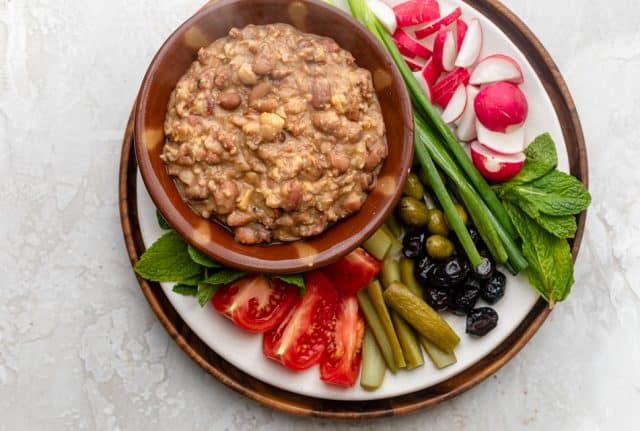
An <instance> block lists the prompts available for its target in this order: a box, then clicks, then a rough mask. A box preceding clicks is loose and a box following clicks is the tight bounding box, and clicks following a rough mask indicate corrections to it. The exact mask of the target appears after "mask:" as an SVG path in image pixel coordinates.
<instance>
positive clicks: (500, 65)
mask: <svg viewBox="0 0 640 431" xmlns="http://www.w3.org/2000/svg"><path fill="white" fill-rule="evenodd" d="M498 81H509V82H513V83H514V84H522V83H523V82H524V76H523V75H522V69H520V65H519V64H518V62H517V61H515V60H514V59H513V58H511V57H509V56H507V55H502V54H494V55H490V56H489V57H486V58H484V59H483V60H482V61H480V63H478V65H477V66H476V68H475V69H474V71H473V74H472V75H471V81H470V82H471V84H472V85H483V84H491V83H493V82H498Z"/></svg>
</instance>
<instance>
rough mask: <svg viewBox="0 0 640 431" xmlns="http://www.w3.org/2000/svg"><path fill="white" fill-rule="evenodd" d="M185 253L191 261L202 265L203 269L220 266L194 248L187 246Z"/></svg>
mask: <svg viewBox="0 0 640 431" xmlns="http://www.w3.org/2000/svg"><path fill="white" fill-rule="evenodd" d="M187 252H188V253H189V256H191V260H193V261H194V262H195V263H197V264H198V265H202V266H204V267H205V268H220V264H219V263H217V262H214V261H213V260H211V259H210V258H209V257H208V256H205V255H204V254H202V253H201V252H200V251H198V250H196V249H195V248H193V247H191V246H188V247H187Z"/></svg>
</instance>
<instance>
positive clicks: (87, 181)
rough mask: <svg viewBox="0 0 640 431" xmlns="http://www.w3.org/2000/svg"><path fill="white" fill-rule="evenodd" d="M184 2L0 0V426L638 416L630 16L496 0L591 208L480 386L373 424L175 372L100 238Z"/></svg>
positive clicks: (191, 368) (120, 260) (636, 50)
mask: <svg viewBox="0 0 640 431" xmlns="http://www.w3.org/2000/svg"><path fill="white" fill-rule="evenodd" d="M200 3H201V1H198V0H153V1H152V0H139V1H133V2H131V1H125V0H110V1H107V0H92V1H88V2H83V1H80V0H0V170H1V171H2V172H3V176H2V181H1V182H0V184H1V185H0V274H1V275H2V277H1V280H2V286H1V287H0V430H31V429H47V430H65V429H73V430H77V429H86V430H93V429H95V430H140V429H147V428H154V429H157V430H164V429H167V430H169V429H192V430H200V429H203V430H204V429H211V430H223V429H229V430H236V429H237V430H260V431H263V430H264V431H266V430H294V429H301V428H302V429H309V430H320V429H338V428H339V429H358V428H361V427H366V428H371V429H376V430H390V429H407V430H414V429H415V430H418V429H424V428H425V427H428V428H429V429H431V430H452V429H453V430H458V429H459V430H473V429H494V430H521V429H522V430H546V429H553V430H578V431H592V430H594V431H595V430H613V429H616V430H618V429H619V430H625V429H637V419H638V418H639V417H640V415H639V413H638V406H639V405H640V335H639V334H640V228H639V227H638V225H636V224H634V223H635V222H637V221H638V220H639V219H640V203H639V201H638V199H637V196H638V183H640V170H638V169H636V168H635V163H636V162H637V160H638V159H639V158H640V147H639V146H638V144H637V142H636V140H637V136H638V133H637V129H636V127H637V122H638V119H639V118H640V84H639V83H638V79H639V78H638V77H639V76H640V33H639V32H638V30H637V19H638V17H639V16H640V3H639V2H637V1H635V0H617V1H615V2H610V1H607V0H592V1H590V2H588V3H586V2H584V1H582V0H565V1H557V0H538V1H536V2H532V1H524V0H508V1H507V0H505V3H506V4H507V5H508V6H509V7H511V8H512V9H513V10H514V11H515V12H516V13H517V14H518V15H519V16H520V17H521V18H523V19H524V21H525V22H527V23H528V24H529V25H530V27H531V28H532V29H533V31H534V32H535V33H536V34H537V35H538V37H539V38H540V39H541V40H542V42H543V43H544V44H545V45H546V47H547V48H548V50H549V51H550V53H551V54H552V56H553V57H554V58H555V59H556V61H557V63H558V65H559V67H560V69H561V71H562V72H563V74H564V76H565V78H566V80H567V82H568V85H569V88H570V89H571V91H572V92H573V95H574V98H575V100H576V103H577V106H578V110H579V112H580V115H581V118H582V122H583V126H584V129H585V135H586V137H587V145H588V149H589V158H590V162H591V167H590V175H591V191H592V194H593V198H594V204H593V206H592V209H591V211H590V214H589V217H588V223H587V231H586V235H585V239H584V243H583V248H582V251H581V255H580V259H579V261H578V265H577V268H576V285H575V287H574V291H573V293H572V295H571V296H570V298H569V300H568V301H567V302H566V303H563V304H561V305H559V306H558V307H557V309H556V311H554V313H552V315H551V317H550V318H549V320H548V321H547V323H546V324H545V325H544V326H543V328H542V329H541V330H540V332H539V333H538V334H537V335H536V336H535V337H534V339H533V340H532V341H531V342H530V343H529V345H527V346H526V347H525V349H524V350H523V351H522V352H521V353H520V354H519V355H518V356H517V357H516V358H515V359H514V360H513V361H511V362H510V363H509V364H508V365H507V366H505V367H504V368H503V369H502V370H500V371H499V372H498V373H497V374H496V375H495V376H494V377H492V378H490V379H489V380H488V381H486V382H485V383H484V384H482V385H481V386H478V387H476V388H475V389H473V390H471V391H469V392H467V393H465V394H464V395H462V396H460V397H458V398H456V399H454V400H453V401H450V402H448V403H445V404H443V405H441V406H438V407H436V408H434V409H431V410H428V411H423V412H420V413H417V414H413V415H409V416H406V417H402V418H393V419H383V420H379V421H376V422H361V423H336V422H329V421H324V420H311V419H306V418H296V417H291V416H288V415H285V414H282V413H279V412H275V411H272V410H268V409H266V408H263V407H261V406H259V405H257V404H256V403H254V402H252V401H249V400H247V399H244V398H242V397H241V396H239V395H237V394H236V393H234V392H232V391H231V390H229V389H227V388H226V387H224V386H222V385H221V384H219V383H218V382H216V381H215V380H214V379H212V378H210V377H208V375H206V374H205V373H204V372H203V371H202V370H201V369H200V368H198V367H197V366H196V365H195V364H194V363H192V362H191V361H190V360H189V359H188V358H187V357H186V355H184V353H183V352H182V351H181V350H180V349H179V348H178V347H177V346H176V345H175V344H174V343H173V342H172V341H171V340H170V339H169V338H168V336H167V335H166V333H165V332H164V330H163V328H162V327H161V326H160V324H159V323H157V322H156V320H155V318H154V316H153V315H152V313H151V311H150V309H149V307H148V305H147V303H146V301H145V300H144V298H143V297H142V295H141V294H140V292H139V289H138V286H137V284H136V281H135V278H134V277H133V275H132V273H131V270H130V267H129V263H128V260H127V256H126V253H125V251H124V247H123V242H122V235H121V232H120V223H119V215H118V211H117V190H116V178H117V169H118V157H119V149H120V140H121V135H122V129H123V127H124V125H125V123H126V119H127V116H128V113H129V108H130V105H131V103H132V101H133V98H134V95H135V93H136V90H137V86H138V84H139V82H140V80H141V78H142V75H143V73H144V71H145V67H146V65H147V64H148V62H149V61H150V59H151V57H152V56H153V54H154V52H155V50H156V49H157V47H158V46H159V45H160V44H161V43H162V41H163V40H164V39H165V38H166V36H167V35H168V34H169V33H170V32H171V30H172V29H173V28H175V27H176V26H177V25H178V24H179V23H180V22H181V21H182V20H184V19H185V18H186V17H187V16H188V15H190V13H191V12H193V11H194V10H195V9H196V8H197V7H198V6H199V5H200Z"/></svg>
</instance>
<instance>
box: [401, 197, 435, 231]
mask: <svg viewBox="0 0 640 431" xmlns="http://www.w3.org/2000/svg"><path fill="white" fill-rule="evenodd" d="M398 212H399V213H400V218H401V219H402V222H403V223H404V224H405V225H407V226H409V227H422V226H426V225H427V223H428V222H429V210H428V209H427V206H426V205H425V204H424V202H422V201H419V200H418V199H416V198H412V197H409V196H405V197H403V198H402V200H400V206H399V207H398Z"/></svg>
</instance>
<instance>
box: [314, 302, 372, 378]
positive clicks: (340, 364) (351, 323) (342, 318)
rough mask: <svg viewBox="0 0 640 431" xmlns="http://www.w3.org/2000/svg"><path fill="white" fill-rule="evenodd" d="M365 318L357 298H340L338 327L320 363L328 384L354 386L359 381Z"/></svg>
mask: <svg viewBox="0 0 640 431" xmlns="http://www.w3.org/2000/svg"><path fill="white" fill-rule="evenodd" d="M363 335H364V319H363V318H362V314H361V313H360V308H359V306H358V300H357V299H356V297H355V296H354V295H346V296H344V297H342V298H341V301H340V304H339V305H338V311H337V313H336V319H335V328H334V331H333V332H332V334H331V339H330V341H329V344H328V345H327V349H326V350H325V353H324V355H323V357H322V361H321V362H320V378H321V379H322V380H323V381H324V382H327V383H331V384H334V385H338V386H345V387H351V386H353V385H354V384H355V383H356V381H357V380H358V375H359V374H360V362H361V359H362V337H363Z"/></svg>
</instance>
